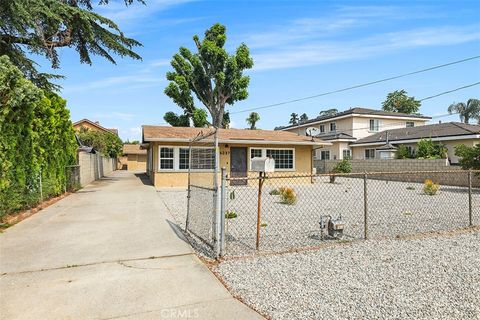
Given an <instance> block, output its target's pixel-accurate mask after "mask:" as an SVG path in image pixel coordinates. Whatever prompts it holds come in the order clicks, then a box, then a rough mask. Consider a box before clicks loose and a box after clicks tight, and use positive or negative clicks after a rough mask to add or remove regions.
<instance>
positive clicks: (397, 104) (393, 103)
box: [382, 90, 421, 114]
mask: <svg viewBox="0 0 480 320" xmlns="http://www.w3.org/2000/svg"><path fill="white" fill-rule="evenodd" d="M420 105H421V102H420V101H418V100H415V97H409V96H408V95H407V92H406V91H405V90H397V91H394V92H391V93H389V94H388V95H387V98H386V99H385V101H383V102H382V109H383V110H384V111H389V112H400V113H407V114H413V113H417V112H418V109H419V108H420Z"/></svg>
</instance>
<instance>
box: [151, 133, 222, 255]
mask: <svg viewBox="0 0 480 320" xmlns="http://www.w3.org/2000/svg"><path fill="white" fill-rule="evenodd" d="M161 149H164V148H161ZM165 149H167V148H165ZM217 150H218V138H217V130H216V129H214V128H206V129H205V130H203V131H202V132H200V133H199V134H198V135H197V136H195V137H193V138H192V139H191V141H190V143H189V146H188V148H180V149H179V153H180V154H179V158H178V159H179V169H181V170H188V189H187V201H188V203H187V217H186V223H185V229H186V231H187V232H189V233H190V234H191V235H193V236H195V237H196V238H198V239H200V240H201V241H202V242H204V243H205V244H206V245H207V246H209V247H210V248H211V249H214V247H215V246H216V244H217V243H218V241H217V240H218V236H217V234H218V228H219V223H217V221H218V220H219V219H218V216H219V215H220V211H219V200H220V199H219V198H218V189H219V188H218V181H219V180H218V152H217ZM162 151H163V150H160V152H162ZM172 158H173V157H172ZM216 252H218V248H217V249H216Z"/></svg>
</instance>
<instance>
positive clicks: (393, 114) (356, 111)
mask: <svg viewBox="0 0 480 320" xmlns="http://www.w3.org/2000/svg"><path fill="white" fill-rule="evenodd" d="M354 114H356V115H374V116H388V117H398V118H412V119H425V120H429V119H431V117H427V116H424V115H421V114H408V113H399V112H388V111H383V110H375V109H367V108H360V107H356V108H350V109H348V110H345V111H341V112H338V113H336V114H334V115H329V116H318V117H316V118H314V119H310V120H307V121H303V122H301V123H298V124H292V125H288V126H285V127H280V128H279V130H286V129H290V128H294V127H298V126H305V125H307V124H312V123H315V122H318V121H324V120H330V119H332V120H333V119H335V118H338V117H342V116H347V115H354Z"/></svg>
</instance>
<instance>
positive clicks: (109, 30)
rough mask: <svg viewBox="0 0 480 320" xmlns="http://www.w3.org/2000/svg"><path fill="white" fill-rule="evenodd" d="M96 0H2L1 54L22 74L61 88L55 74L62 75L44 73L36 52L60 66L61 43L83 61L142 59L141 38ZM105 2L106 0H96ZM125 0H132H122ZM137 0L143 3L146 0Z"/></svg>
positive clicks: (37, 82) (128, 1)
mask: <svg viewBox="0 0 480 320" xmlns="http://www.w3.org/2000/svg"><path fill="white" fill-rule="evenodd" d="M92 2H93V1H92V0H2V1H0V56H1V55H7V56H8V57H9V58H10V60H11V62H12V63H13V64H14V65H15V66H17V67H18V68H19V69H20V70H21V71H22V73H23V74H24V76H25V77H26V78H28V79H29V80H31V81H32V82H33V83H34V84H35V85H36V86H38V87H40V88H42V89H46V90H52V89H58V86H57V85H55V84H54V83H52V82H51V81H52V79H55V78H59V77H61V76H59V75H53V74H47V73H42V72H40V71H39V70H38V69H37V64H36V63H35V61H33V60H32V58H31V57H32V55H31V54H32V53H33V54H39V55H43V56H44V57H45V58H46V59H47V60H49V62H50V63H51V66H52V68H54V69H56V68H59V66H60V58H61V54H59V52H58V48H62V47H68V48H73V49H74V50H75V51H77V52H78V55H79V58H80V62H81V63H87V64H91V63H92V56H93V55H96V56H101V57H103V58H105V59H107V60H109V61H110V62H112V63H115V58H114V55H118V56H120V57H124V56H126V57H131V58H133V59H140V56H139V55H138V54H137V53H135V52H134V51H133V50H132V48H133V47H135V46H139V45H140V43H139V42H138V41H136V40H134V39H131V38H127V37H126V36H125V35H124V34H123V32H122V31H121V30H120V29H119V27H118V26H117V25H116V24H115V22H113V21H112V20H110V19H107V18H105V17H103V16H101V15H99V14H98V13H95V12H94V11H93V6H92ZM97 2H99V3H100V4H107V3H108V0H101V1H97ZM124 2H125V4H126V5H129V4H132V3H133V2H134V0H124ZM138 2H140V3H144V1H143V0H139V1H138Z"/></svg>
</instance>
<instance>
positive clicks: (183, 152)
mask: <svg viewBox="0 0 480 320" xmlns="http://www.w3.org/2000/svg"><path fill="white" fill-rule="evenodd" d="M191 155H192V159H191V161H190V150H189V148H185V147H170V146H168V147H167V146H160V147H159V170H174V171H177V170H180V171H181V170H188V169H189V167H190V163H191V168H190V169H191V170H212V169H214V168H215V149H213V148H192V149H191Z"/></svg>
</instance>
